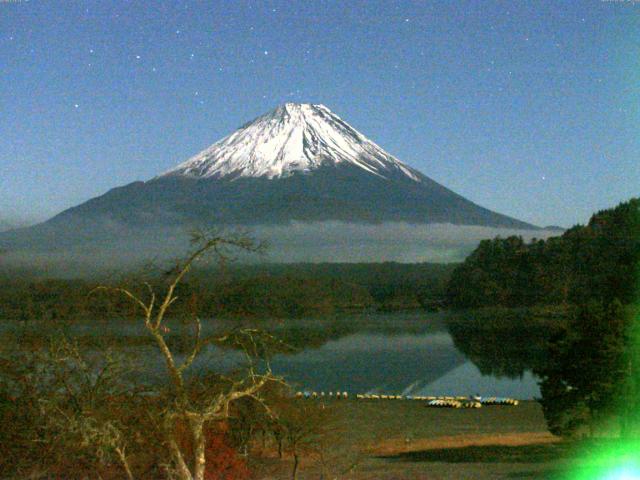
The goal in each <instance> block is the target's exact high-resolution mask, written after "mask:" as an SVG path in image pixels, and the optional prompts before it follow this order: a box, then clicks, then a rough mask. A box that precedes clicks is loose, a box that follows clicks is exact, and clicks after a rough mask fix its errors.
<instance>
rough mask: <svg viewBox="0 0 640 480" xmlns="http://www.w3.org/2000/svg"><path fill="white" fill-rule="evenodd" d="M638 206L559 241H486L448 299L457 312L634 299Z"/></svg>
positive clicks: (597, 218) (610, 213) (606, 215)
mask: <svg viewBox="0 0 640 480" xmlns="http://www.w3.org/2000/svg"><path fill="white" fill-rule="evenodd" d="M639 259H640V199H632V200H630V201H628V202H625V203H621V204H620V205H618V206H617V207H615V208H613V209H609V210H603V211H600V212H598V213H596V214H595V215H593V216H592V217H591V220H590V221H589V223H588V224H587V225H585V226H581V225H577V226H575V227H573V228H571V229H569V230H567V231H566V232H564V234H562V235H561V236H559V237H553V238H550V239H548V240H546V241H545V240H536V239H534V240H532V241H531V242H529V243H526V242H524V241H523V240H522V238H521V237H515V236H514V237H508V238H495V239H493V240H483V241H482V242H481V243H480V245H479V246H478V247H477V248H476V250H475V251H474V252H473V253H472V254H471V255H470V256H469V257H468V258H467V259H466V260H465V262H464V263H462V264H461V265H459V266H458V267H457V268H456V269H455V270H454V272H453V274H452V276H451V280H450V282H449V285H448V287H447V299H448V302H449V304H450V305H451V306H453V307H456V308H477V307H486V306H505V307H516V306H534V305H562V304H564V305H568V304H583V303H587V302H593V301H601V302H605V303H608V302H610V301H611V300H613V299H614V298H617V299H618V300H619V301H620V302H621V303H623V304H629V303H631V302H632V301H634V299H635V295H636V293H637V290H636V287H637V283H636V278H637V277H636V276H637V273H638V262H639Z"/></svg>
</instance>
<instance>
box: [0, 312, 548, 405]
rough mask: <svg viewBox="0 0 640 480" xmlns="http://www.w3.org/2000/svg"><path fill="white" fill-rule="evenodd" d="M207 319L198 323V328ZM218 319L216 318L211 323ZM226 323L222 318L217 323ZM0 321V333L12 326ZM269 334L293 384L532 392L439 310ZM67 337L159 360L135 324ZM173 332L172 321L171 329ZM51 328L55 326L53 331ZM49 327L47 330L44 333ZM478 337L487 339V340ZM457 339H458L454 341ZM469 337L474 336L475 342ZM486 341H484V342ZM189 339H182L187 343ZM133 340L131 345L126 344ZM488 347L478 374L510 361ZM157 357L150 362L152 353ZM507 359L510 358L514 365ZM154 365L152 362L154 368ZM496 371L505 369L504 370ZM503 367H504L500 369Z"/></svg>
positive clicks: (224, 358) (207, 364)
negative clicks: (469, 341) (113, 342)
mask: <svg viewBox="0 0 640 480" xmlns="http://www.w3.org/2000/svg"><path fill="white" fill-rule="evenodd" d="M213 324H214V322H205V328H204V332H205V334H206V333H208V332H211V331H213ZM215 324H216V325H218V327H217V328H219V322H216V323H215ZM232 325H234V324H233V323H232V322H228V321H227V322H226V324H225V325H223V328H227V327H229V326H232ZM12 328H14V327H11V326H10V325H7V324H5V325H3V326H0V331H5V332H6V331H8V329H12ZM27 328H29V329H31V330H32V332H31V334H33V333H35V332H38V333H39V334H42V327H41V326H30V327H27ZM262 328H267V329H268V330H269V331H270V332H272V333H273V334H274V335H276V336H278V337H279V338H282V339H283V340H284V341H285V342H286V343H288V344H291V345H293V346H294V347H295V349H294V351H293V353H288V354H278V355H276V356H275V357H274V358H273V359H272V362H271V365H272V368H273V371H274V373H276V374H278V375H282V376H284V377H285V379H286V380H287V381H288V382H290V383H291V384H292V385H294V388H296V389H298V390H315V391H319V392H320V391H325V392H327V393H328V392H330V391H334V392H335V391H347V392H350V393H352V394H354V393H388V394H405V395H471V394H479V395H483V396H508V397H515V398H520V399H532V398H535V397H538V396H539V395H540V392H539V389H538V385H537V382H536V378H535V377H534V376H533V375H532V374H531V372H530V371H529V370H527V369H526V367H524V368H521V367H518V368H517V369H516V371H515V373H514V371H510V377H506V376H500V375H497V374H488V375H487V374H482V373H481V372H480V370H479V368H478V366H476V364H474V363H473V362H472V361H470V360H469V359H468V358H467V356H466V355H465V354H464V353H463V352H462V351H461V349H460V348H459V347H458V346H457V345H460V343H461V342H460V340H461V339H460V338H458V339H457V342H454V338H453V337H452V335H451V334H450V333H449V330H448V328H447V323H446V321H445V319H444V316H443V315H442V314H429V313H424V312H416V313H388V314H380V313H374V314H359V315H343V316H338V317H333V318H330V319H318V318H309V319H300V320H288V321H284V322H278V323H268V324H263V325H262ZM63 330H64V333H65V334H66V335H68V336H70V337H74V336H83V337H95V338H118V339H120V345H124V346H125V348H126V349H127V350H129V351H130V352H132V353H134V354H135V356H136V357H138V358H144V359H145V362H144V363H145V367H144V368H145V372H146V373H145V375H147V374H148V375H150V376H153V375H154V372H153V371H152V370H155V373H160V374H162V373H163V372H162V370H161V369H162V367H163V363H162V361H161V359H160V358H159V357H156V356H157V355H158V352H157V351H156V349H155V348H154V347H153V346H151V345H146V346H140V342H139V341H135V342H133V341H132V342H131V343H130V345H131V346H128V345H129V341H130V340H136V339H138V337H140V336H146V332H145V331H144V328H143V326H142V325H141V324H140V323H138V322H134V323H125V324H123V323H121V322H109V323H102V324H100V325H95V324H91V325H88V324H85V325H74V326H71V327H66V328H64V329H63ZM179 330H180V328H179V327H178V326H172V333H176V332H178V331H179ZM56 331H57V330H56ZM49 333H51V332H49ZM479 338H480V343H482V344H487V345H489V344H490V343H491V342H495V341H496V340H495V339H492V338H483V337H482V336H480V337H479ZM462 340H464V339H462ZM476 342H477V340H476ZM487 342H489V343H487ZM190 343H191V342H188V344H190ZM134 345H135V346H134ZM495 347H496V346H495V345H493V346H492V348H491V352H490V353H491V355H490V358H488V359H487V358H479V357H478V353H477V348H475V349H474V360H475V361H482V365H479V366H480V367H481V368H482V370H483V371H484V372H485V373H486V372H487V370H489V371H491V370H492V369H491V368H489V369H487V365H489V367H491V366H492V365H493V364H494V362H498V361H499V362H502V364H503V365H504V364H505V363H506V364H507V365H511V364H510V363H509V362H510V360H509V359H508V358H502V359H497V358H496V352H498V353H499V352H500V351H501V349H500V348H499V347H500V346H499V345H498V348H497V349H496V348H495ZM154 358H157V360H158V361H154V360H152V359H154ZM240 360H241V356H240V355H239V354H238V353H237V352H233V351H229V350H224V351H222V350H220V349H218V348H215V347H210V348H208V349H207V351H206V352H204V354H203V355H202V356H201V358H199V360H198V361H197V362H196V363H195V364H194V369H195V370H196V371H200V372H202V371H206V370H207V369H209V368H211V366H212V365H215V369H220V368H221V366H226V367H232V366H234V365H237V364H238V362H239V361H240ZM514 364H515V363H514ZM156 365H157V369H155V368H152V366H156ZM496 371H505V369H504V368H502V369H500V368H498V369H496ZM506 371H509V370H508V369H507V370H506Z"/></svg>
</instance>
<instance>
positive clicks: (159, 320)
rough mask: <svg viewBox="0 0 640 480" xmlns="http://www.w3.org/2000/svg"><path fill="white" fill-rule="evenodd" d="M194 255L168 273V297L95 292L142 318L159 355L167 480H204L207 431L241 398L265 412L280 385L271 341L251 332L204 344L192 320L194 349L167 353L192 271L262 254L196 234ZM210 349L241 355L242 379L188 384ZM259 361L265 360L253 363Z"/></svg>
mask: <svg viewBox="0 0 640 480" xmlns="http://www.w3.org/2000/svg"><path fill="white" fill-rule="evenodd" d="M193 245H194V250H193V251H192V252H191V254H189V255H188V256H187V257H186V259H185V260H184V261H182V262H177V263H176V265H175V267H174V268H173V269H171V270H170V271H168V272H167V276H168V277H169V280H168V285H167V287H166V291H164V292H163V293H162V294H158V293H156V290H155V289H154V288H153V287H152V286H151V284H150V283H145V286H146V290H147V294H146V295H142V294H139V293H137V292H136V291H135V290H134V289H130V288H124V287H107V286H101V287H98V288H97V290H111V291H115V292H119V293H120V294H122V295H125V296H126V297H127V298H129V299H130V300H131V301H132V302H134V303H135V304H136V305H138V306H139V307H140V309H141V310H142V312H143V321H144V327H145V329H146V331H147V332H148V334H149V335H150V336H151V338H152V339H153V343H154V344H155V346H156V347H157V349H158V350H159V352H160V353H161V355H162V358H163V361H164V364H165V373H166V374H167V376H168V379H169V384H170V389H169V392H170V393H169V396H168V397H167V399H166V404H165V405H163V408H162V410H161V414H160V416H159V418H158V423H159V428H160V431H161V432H162V433H163V435H164V439H165V444H166V446H167V448H168V450H169V454H170V457H171V465H170V466H169V465H168V466H167V467H166V471H167V473H168V475H169V476H170V477H173V478H177V479H179V480H203V479H204V477H205V472H206V465H207V459H206V437H205V433H206V427H207V426H208V425H212V424H214V423H215V422H219V421H224V420H226V419H227V418H228V417H229V409H230V405H231V404H232V403H233V402H235V401H237V400H240V399H242V398H251V399H253V400H254V401H256V402H258V404H260V405H262V406H263V407H264V408H265V409H268V407H267V405H266V404H265V402H264V401H263V398H262V397H261V395H260V392H261V390H262V389H263V388H264V387H265V386H266V385H267V384H268V383H270V382H274V381H279V379H277V378H276V377H275V376H274V375H273V374H272V372H271V369H270V366H269V363H268V361H264V360H265V358H264V357H265V356H264V353H265V350H266V349H265V347H264V345H265V344H266V343H268V342H269V341H272V340H273V339H272V338H271V337H270V336H269V335H268V334H266V333H264V332H261V331H258V330H255V329H247V328H244V329H237V330H234V331H232V332H230V333H226V334H223V335H218V336H210V337H208V338H205V337H203V335H202V323H201V320H200V319H199V318H198V317H197V316H196V315H194V316H193V318H192V322H193V323H192V324H193V329H194V334H193V345H192V347H191V348H190V350H189V351H188V352H187V354H186V355H185V356H184V358H183V359H179V358H178V357H177V355H176V353H174V351H172V349H171V348H170V345H169V342H168V341H167V334H168V332H169V331H170V329H169V327H168V326H167V313H168V311H169V308H170V307H171V305H172V304H174V302H175V301H176V300H177V299H178V297H177V295H176V288H177V287H178V285H179V284H180V282H182V281H183V279H184V278H185V276H186V275H187V274H188V273H189V272H190V271H191V270H192V268H193V266H194V265H195V264H196V262H198V261H200V260H202V259H204V258H205V257H206V256H207V255H208V254H212V255H213V257H214V260H215V261H217V262H218V263H219V264H222V265H224V264H225V263H226V262H228V261H229V260H232V259H233V254H234V253H238V252H254V253H255V252H260V251H261V250H262V248H263V246H262V245H261V244H258V243H256V242H254V241H253V240H251V239H250V238H248V237H247V236H245V235H236V236H228V235H219V234H215V233H211V232H198V233H197V234H194V236H193ZM208 344H216V345H223V346H224V345H227V346H229V345H230V346H232V347H234V348H236V349H240V350H241V351H242V352H244V357H245V361H246V365H245V366H244V370H243V374H242V375H235V376H232V375H229V376H227V375H224V374H223V373H216V374H215V380H214V381H211V382H210V383H209V384H208V385H202V384H201V385H199V386H197V387H196V388H193V386H192V385H190V384H189V382H188V379H187V376H186V374H187V372H188V370H189V369H190V368H192V367H193V365H194V362H195V360H196V359H197V358H198V357H199V355H200V353H201V352H202V350H203V348H204V347H205V346H206V345H208ZM256 359H258V360H263V361H259V362H257V361H256ZM178 426H181V427H182V428H185V427H186V429H187V430H188V433H189V436H190V444H191V448H185V447H184V445H182V444H181V442H180V440H179V432H178Z"/></svg>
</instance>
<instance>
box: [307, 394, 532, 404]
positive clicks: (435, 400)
mask: <svg viewBox="0 0 640 480" xmlns="http://www.w3.org/2000/svg"><path fill="white" fill-rule="evenodd" d="M296 397H297V398H306V399H319V398H322V399H327V398H329V399H331V398H335V399H348V398H349V393H348V392H344V391H343V392H340V391H338V392H328V393H325V392H314V391H299V392H296ZM355 399H356V400H418V401H423V402H427V406H429V407H440V408H480V407H482V406H483V405H518V403H519V402H518V400H515V399H513V398H506V397H479V396H471V397H461V396H458V397H449V396H443V397H431V396H418V395H385V394H376V393H358V394H356V396H355Z"/></svg>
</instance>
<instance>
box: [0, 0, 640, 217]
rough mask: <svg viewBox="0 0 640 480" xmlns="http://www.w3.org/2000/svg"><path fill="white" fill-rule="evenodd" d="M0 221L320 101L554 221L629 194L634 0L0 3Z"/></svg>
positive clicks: (443, 170) (58, 205)
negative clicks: (259, 119) (289, 107)
mask: <svg viewBox="0 0 640 480" xmlns="http://www.w3.org/2000/svg"><path fill="white" fill-rule="evenodd" d="M0 72H1V76H0V106H1V108H0V115H1V116H2V118H1V119H0V218H2V217H5V218H6V217H12V218H22V219H28V220H37V219H44V218H46V217H48V216H50V215H52V214H55V213H57V212H59V211H61V210H63V209H65V208H68V207H71V206H73V205H76V204H78V203H80V202H83V201H85V200H87V199H89V198H91V197H93V196H96V195H99V194H102V193H104V192H105V191H107V190H108V189H110V188H112V187H115V186H119V185H122V184H126V183H129V182H132V181H134V180H146V179H149V178H152V177H153V176H155V175H157V174H159V173H161V172H163V171H164V170H167V169H169V168H170V167H172V166H174V165H175V164H177V163H179V162H181V161H183V160H185V159H186V158H188V157H190V156H191V155H193V154H195V153H197V152H199V151H200V150H202V149H204V148H205V147H207V146H208V145H210V144H212V143H213V142H215V141H217V140H219V139H220V138H222V137H223V136H225V135H227V134H229V133H231V132H232V131H233V130H235V129H236V128H238V127H239V126H241V125H242V124H244V123H246V122H247V121H249V120H251V119H253V118H254V117H256V116H258V115H260V114H262V113H264V112H266V111H268V110H270V109H272V108H274V107H276V106H277V105H279V104H281V103H284V102H288V101H293V102H305V103H306V102H310V103H323V104H325V105H327V106H328V107H329V108H330V109H331V110H333V111H334V112H335V113H336V114H338V115H339V116H341V117H342V118H343V119H345V120H346V121H347V122H349V123H350V124H351V125H352V126H354V127H355V128H357V129H358V130H360V132H362V133H363V134H365V135H366V136H367V137H369V138H370V139H372V140H373V141H375V142H376V143H378V144H379V145H380V146H381V147H382V148H384V149H385V150H387V151H388V152H389V153H391V154H393V155H395V156H396V157H398V158H399V159H400V160H402V161H404V162H405V163H408V164H409V165H411V166H413V167H415V168H417V169H419V170H421V171H422V172H423V173H425V174H426V175H427V176H429V177H431V178H433V179H434V180H436V181H438V182H440V183H442V184H443V185H445V186H447V187H449V188H451V189H453V190H454V191H456V192H458V193H460V194H462V195H463V196H465V197H467V198H469V199H470V200H473V201H475V202H476V203H479V204H481V205H483V206H486V207H488V208H491V209H493V210H496V211H499V212H501V213H505V214H508V215H511V216H514V217H517V218H519V219H521V220H525V221H527V222H532V223H534V224H538V225H549V224H557V225H562V226H570V225H572V224H574V223H577V222H581V223H584V222H585V221H587V220H588V217H589V215H590V214H591V213H592V212H594V211H596V210H599V209H602V208H606V207H610V206H613V205H615V204H616V203H618V202H619V201H622V200H626V199H628V198H630V197H632V196H638V195H639V194H640V189H639V188H638V187H639V186H640V134H639V128H638V127H639V126H640V115H639V112H638V108H639V106H640V95H639V93H640V2H635V1H606V0H605V1H601V0H588V1H575V0H571V1H566V2H565V1H546V2H533V1H522V2H520V1H517V2H516V1H513V0H512V1H505V2H484V1H482V2H481V1H475V2H469V1H460V0H456V1H441V2H392V1H386V2H376V1H366V2H365V1H362V2H355V1H350V2H337V1H336V2H314V1H304V2H302V1H300V2H238V1H233V2H231V1H230V2H179V1H172V2H167V1H164V2H156V1H154V2H149V1H132V2H124V1H121V2H120V1H39V0H29V1H27V0H0Z"/></svg>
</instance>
